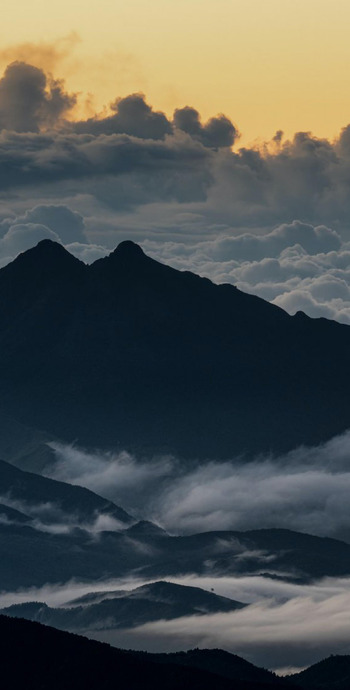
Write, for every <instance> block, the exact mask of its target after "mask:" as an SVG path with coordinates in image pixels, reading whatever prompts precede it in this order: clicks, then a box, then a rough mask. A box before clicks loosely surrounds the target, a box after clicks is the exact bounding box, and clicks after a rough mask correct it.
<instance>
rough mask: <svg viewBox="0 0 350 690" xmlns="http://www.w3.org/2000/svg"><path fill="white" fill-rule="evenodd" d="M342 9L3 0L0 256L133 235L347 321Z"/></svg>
mask: <svg viewBox="0 0 350 690" xmlns="http://www.w3.org/2000/svg"><path fill="white" fill-rule="evenodd" d="M19 16H20V17H21V21H20V22H19V21H18V17H19ZM349 21H350V6H349V3H348V2H347V1H345V0H332V1H331V0H317V2H316V0H307V1H305V0H304V1H303V2H302V1H301V0H293V2H292V1H291V0H283V2H281V0H264V2H261V0H244V1H243V0H217V1H216V2H215V3H214V2H213V0H178V1H177V2H176V3H175V2H174V1H173V0H149V1H148V2H147V3H146V2H144V1H143V0H130V1H129V2H128V3H125V2H121V1H120V0H114V1H113V2H111V1H109V0H101V1H100V2H99V3H97V2H95V1H94V0H90V1H89V2H88V3H86V2H84V3H83V2H82V1H81V0H77V1H76V2H74V3H71V2H69V3H68V0H60V2H58V1H57V0H52V2H50V12H48V11H47V5H46V6H45V5H44V3H43V2H42V0H33V2H30V3H29V2H28V1H27V0H18V2H17V3H16V4H14V3H10V2H8V1H7V0H6V1H5V2H4V3H3V5H2V22H1V26H0V38H1V41H0V45H1V49H0V183H1V188H0V266H4V265H6V263H8V262H9V261H11V260H13V259H14V258H15V257H16V256H17V254H18V253H19V252H21V251H24V250H25V249H28V248H29V247H30V246H32V245H33V244H36V243H37V242H38V241H39V240H40V239H43V238H44V237H49V238H51V239H53V240H55V241H58V242H61V243H62V244H64V246H66V248H67V249H68V250H69V251H71V252H73V253H74V254H75V255H76V256H78V257H79V258H81V259H82V260H83V261H87V262H91V261H94V260H95V259H97V258H99V257H100V256H103V255H105V254H106V253H108V252H109V251H111V250H113V249H114V248H115V246H116V245H117V244H118V243H119V242H120V241H122V240H125V239H131V240H134V241H136V242H138V243H140V244H141V245H142V247H143V248H144V250H145V251H146V252H147V253H149V254H150V255H151V256H153V257H154V258H156V259H159V260H161V261H164V262H165V263H168V264H171V265H172V266H174V267H176V268H178V269H180V270H183V269H188V270H193V271H195V272H197V273H199V274H201V275H205V276H208V277H209V278H211V279H212V280H213V281H216V282H229V283H233V284H235V285H236V286H237V287H239V288H240V289H242V290H245V291H247V292H251V293H254V294H257V295H259V296H260V297H263V298H264V299H267V300H269V301H271V302H274V303H275V304H277V305H279V306H280V307H282V308H284V309H286V310H287V311H288V312H290V313H291V314H293V313H295V312H296V311H298V310H302V311H305V312H306V313H307V314H308V315H310V316H312V317H320V316H322V317H326V318H332V319H337V320H338V321H341V322H343V323H347V324H349V323H350V288H349V280H350V272H349V269H348V264H349V259H350V225H349V218H350V201H349V199H350V194H349V190H350V127H349V122H350V88H349V80H350V71H349V69H348V66H349V61H350V54H349V53H350V44H349V41H348V31H347V28H348V26H349Z"/></svg>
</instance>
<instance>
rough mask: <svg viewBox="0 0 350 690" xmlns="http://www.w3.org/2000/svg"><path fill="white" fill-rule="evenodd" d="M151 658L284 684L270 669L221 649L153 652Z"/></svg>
mask: <svg viewBox="0 0 350 690" xmlns="http://www.w3.org/2000/svg"><path fill="white" fill-rule="evenodd" d="M152 658H153V659H154V660H155V661H157V662H158V663H162V664H177V665H179V666H187V667H188V666H189V667H191V668H199V669H201V670H202V671H209V672H210V673H216V674H217V675H219V676H223V677H224V678H228V679H230V680H240V681H248V682H250V683H262V682H265V683H270V684H271V685H274V686H277V687H281V685H282V686H283V687H284V686H285V681H284V680H283V679H281V678H279V677H278V676H275V675H274V674H273V673H271V671H266V670H265V669H263V668H257V667H256V666H254V664H251V663H250V662H249V661H246V660H245V659H242V657H240V656H237V655H236V654H230V653H229V652H225V651H224V650H223V649H190V650H189V651H188V652H174V653H170V654H153V655H152Z"/></svg>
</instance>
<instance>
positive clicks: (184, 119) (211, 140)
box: [174, 106, 239, 148]
mask: <svg viewBox="0 0 350 690" xmlns="http://www.w3.org/2000/svg"><path fill="white" fill-rule="evenodd" d="M174 125H175V127H177V128H178V129H181V130H182V131H183V132H186V133H187V134H189V135H190V136H192V137H194V138H195V139H197V140H198V141H200V142H201V143H202V144H203V145H204V146H209V147H213V148H221V147H227V146H233V144H234V143H235V141H236V139H237V138H238V136H239V135H238V131H237V129H236V127H235V126H234V125H233V124H232V122H231V120H229V119H228V118H227V117H225V115H218V116H217V117H212V118H211V119H210V120H208V122H206V124H204V125H203V124H202V123H201V120H200V115H199V112H198V110H195V108H190V107H189V106H186V107H185V108H179V109H177V110H175V112H174Z"/></svg>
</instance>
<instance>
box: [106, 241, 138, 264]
mask: <svg viewBox="0 0 350 690" xmlns="http://www.w3.org/2000/svg"><path fill="white" fill-rule="evenodd" d="M112 254H113V255H114V256H118V257H120V258H125V259H134V258H139V257H141V256H145V253H144V251H143V249H141V247H140V245H139V244H136V242H132V240H124V242H120V244H118V246H117V247H116V249H115V250H114V252H112Z"/></svg>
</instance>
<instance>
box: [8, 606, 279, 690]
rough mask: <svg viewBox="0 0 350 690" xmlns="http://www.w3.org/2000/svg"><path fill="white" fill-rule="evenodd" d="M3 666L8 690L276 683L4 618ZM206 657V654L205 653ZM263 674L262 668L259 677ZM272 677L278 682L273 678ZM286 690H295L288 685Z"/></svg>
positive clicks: (195, 688)
mask: <svg viewBox="0 0 350 690" xmlns="http://www.w3.org/2000/svg"><path fill="white" fill-rule="evenodd" d="M0 636H1V645H0V664H1V670H2V678H3V681H6V682H4V685H5V684H6V688H7V690H22V688H26V690H38V688H40V689H41V690H62V688H64V689H65V690H97V688H98V690H139V688H145V690H164V688H167V690H209V689H210V690H213V688H215V690H269V689H270V688H271V689H272V688H275V687H276V684H275V683H274V682H272V683H269V682H266V681H265V678H266V672H264V671H263V672H262V681H261V683H260V682H258V681H255V682H246V681H240V680H229V679H228V678H225V677H224V676H221V675H218V674H215V673H212V672H210V671H208V670H206V671H202V670H201V669H198V668H192V667H189V668H184V667H183V666H179V665H177V664H169V665H161V664H158V663H155V662H154V661H153V656H152V655H151V654H137V653H133V652H127V651H122V650H120V649H114V648H112V647H109V645H106V644H101V643H99V642H94V641H92V640H87V639H85V638H84V637H78V636H77V635H72V634H71V633H66V632H62V631H59V630H55V629H54V628H48V627H46V626H43V625H40V624H39V623H32V622H30V621H25V620H18V619H17V620H16V619H13V618H7V617H6V616H0ZM203 653H204V652H203ZM258 674H259V669H257V676H258ZM271 677H272V678H273V676H272V674H271ZM280 687H281V688H284V687H287V688H288V687H291V686H290V685H285V683H284V682H283V681H281V683H280Z"/></svg>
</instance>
